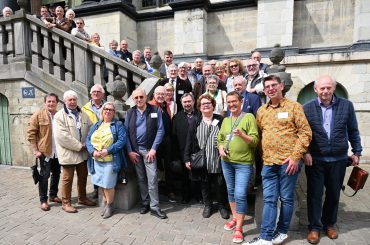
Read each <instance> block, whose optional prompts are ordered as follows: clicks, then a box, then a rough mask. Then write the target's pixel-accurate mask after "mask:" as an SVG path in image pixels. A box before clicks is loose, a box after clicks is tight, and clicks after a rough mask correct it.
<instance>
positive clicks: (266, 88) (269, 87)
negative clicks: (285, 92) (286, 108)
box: [264, 83, 279, 90]
mask: <svg viewBox="0 0 370 245" xmlns="http://www.w3.org/2000/svg"><path fill="white" fill-rule="evenodd" d="M278 85H279V83H273V84H271V85H268V86H265V88H264V90H270V89H274V88H276V87H277V86H278Z"/></svg>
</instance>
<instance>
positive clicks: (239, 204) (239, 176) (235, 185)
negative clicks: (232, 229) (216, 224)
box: [221, 161, 253, 214]
mask: <svg viewBox="0 0 370 245" xmlns="http://www.w3.org/2000/svg"><path fill="white" fill-rule="evenodd" d="M221 164H222V171H223V173H224V177H225V181H226V186H227V194H228V198H229V202H235V203H236V212H237V213H238V214H246V213H247V208H248V204H247V191H248V184H249V182H250V178H251V176H252V173H253V164H239V163H232V162H225V161H221Z"/></svg>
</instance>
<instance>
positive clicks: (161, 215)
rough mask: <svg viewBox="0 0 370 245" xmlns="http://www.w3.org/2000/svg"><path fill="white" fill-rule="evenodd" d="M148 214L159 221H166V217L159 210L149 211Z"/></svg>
mask: <svg viewBox="0 0 370 245" xmlns="http://www.w3.org/2000/svg"><path fill="white" fill-rule="evenodd" d="M150 214H151V215H153V216H156V217H158V218H160V219H167V215H166V214H165V213H164V212H163V211H162V210H160V209H156V210H153V209H151V210H150Z"/></svg>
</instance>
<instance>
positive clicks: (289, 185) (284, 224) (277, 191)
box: [261, 164, 301, 241]
mask: <svg viewBox="0 0 370 245" xmlns="http://www.w3.org/2000/svg"><path fill="white" fill-rule="evenodd" d="M287 167H288V164H283V165H276V164H274V165H272V166H268V165H264V166H263V168H262V172H261V175H262V185H263V212H262V225H261V238H262V239H264V240H268V241H271V240H272V237H273V235H274V234H275V233H277V232H280V233H284V234H287V233H288V230H289V225H290V221H291V219H292V215H293V208H294V192H295V185H296V183H297V179H298V174H299V172H300V169H301V164H300V166H299V171H297V172H296V173H295V174H293V175H287V174H286V172H285V171H286V169H287ZM279 197H280V202H281V208H280V217H279V222H278V223H277V227H275V226H276V225H275V224H276V216H277V204H278V199H279Z"/></svg>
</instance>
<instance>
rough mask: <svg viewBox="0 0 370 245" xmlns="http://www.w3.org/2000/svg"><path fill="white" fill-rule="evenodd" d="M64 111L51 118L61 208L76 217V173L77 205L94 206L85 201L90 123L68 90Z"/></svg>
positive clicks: (64, 96) (75, 98) (65, 94)
mask: <svg viewBox="0 0 370 245" xmlns="http://www.w3.org/2000/svg"><path fill="white" fill-rule="evenodd" d="M63 100H64V104H65V105H64V107H63V109H61V110H59V111H58V112H57V113H56V114H55V117H54V120H55V124H54V126H53V129H54V132H55V135H54V137H55V144H56V150H57V154H58V159H59V163H60V165H62V167H63V177H62V202H63V205H62V208H63V210H64V211H66V212H67V213H76V212H77V209H76V208H74V207H73V206H72V205H71V194H72V182H73V176H74V172H75V170H76V172H77V192H78V203H79V204H82V205H86V206H95V205H96V203H95V202H93V201H91V200H89V199H88V198H87V197H86V181H87V163H86V160H87V151H86V145H85V139H86V136H87V133H88V131H89V128H90V126H91V125H92V123H91V122H90V120H89V118H88V116H87V115H86V114H85V113H84V112H82V111H81V110H80V108H79V107H78V106H77V94H76V92H74V91H72V90H68V91H66V92H65V93H64V95H63Z"/></svg>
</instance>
